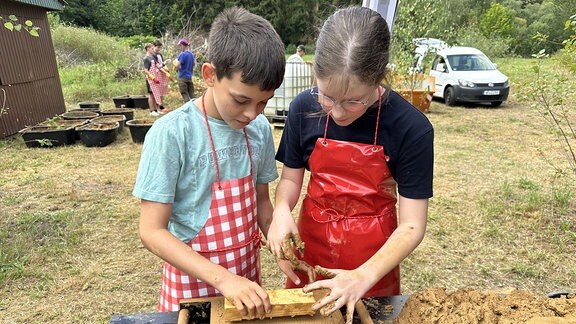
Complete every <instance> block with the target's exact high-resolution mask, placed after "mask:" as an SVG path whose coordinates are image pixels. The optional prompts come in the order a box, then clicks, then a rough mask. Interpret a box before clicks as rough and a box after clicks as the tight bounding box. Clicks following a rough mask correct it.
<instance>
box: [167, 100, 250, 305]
mask: <svg viewBox="0 0 576 324" xmlns="http://www.w3.org/2000/svg"><path fill="white" fill-rule="evenodd" d="M202 105H204V97H202ZM203 108H204V107H203ZM204 117H205V121H206V127H207V128H208V135H209V138H210V144H211V145H212V154H213V156H214V163H215V166H216V179H217V180H216V182H215V183H213V184H212V201H211V203H210V212H209V216H208V220H207V221H206V224H205V225H204V227H203V228H202V230H200V232H199V233H198V235H197V236H196V237H195V238H194V239H192V240H191V241H190V242H188V243H187V244H188V245H189V246H190V247H191V248H192V249H194V251H196V252H198V253H200V254H201V255H202V256H204V257H205V258H206V259H208V260H210V261H211V262H212V263H215V264H219V265H221V266H223V267H224V268H226V269H228V270H229V271H230V272H232V273H234V274H237V275H239V276H242V277H245V278H248V279H250V280H252V281H255V282H258V283H260V269H259V264H260V254H259V249H260V232H259V229H258V222H257V208H256V190H254V182H253V178H252V154H251V151H250V142H249V141H248V135H247V134H246V130H244V137H245V138H246V144H247V146H248V155H249V156H250V174H249V175H247V176H245V177H243V178H239V179H232V180H226V181H221V180H220V170H219V168H218V159H217V155H216V150H215V147H214V141H213V139H212V133H211V132H210V126H209V125H208V117H207V116H206V111H205V110H204ZM162 272H163V275H162V289H161V292H160V302H159V304H158V310H159V311H161V312H169V311H177V310H179V309H180V305H179V302H180V299H182V298H197V297H214V296H219V295H220V292H219V291H218V290H216V289H215V288H214V287H212V286H210V285H208V284H207V283H205V282H203V281H202V280H200V279H197V278H194V277H191V276H189V275H187V274H186V273H184V272H182V271H180V270H179V269H177V268H176V267H174V266H172V265H170V264H169V263H167V262H164V265H163V271H162Z"/></svg>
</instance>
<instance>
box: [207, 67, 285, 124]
mask: <svg viewBox="0 0 576 324" xmlns="http://www.w3.org/2000/svg"><path fill="white" fill-rule="evenodd" d="M212 90H213V97H214V103H215V105H216V107H215V109H212V110H213V111H207V112H208V114H209V115H211V116H212V117H215V118H218V119H222V120H224V121H225V122H226V123H227V124H228V125H229V126H230V127H231V128H234V129H242V128H244V127H246V126H248V124H249V123H250V122H251V121H252V120H254V119H255V118H256V117H258V115H259V114H260V113H262V111H264V107H266V104H267V103H268V100H269V99H270V98H272V97H273V96H274V90H268V91H262V90H260V85H250V84H246V83H244V82H242V81H241V72H235V73H234V74H232V78H230V79H229V78H222V80H217V78H216V75H214V85H213V89H212ZM206 109H207V110H210V108H209V107H206Z"/></svg>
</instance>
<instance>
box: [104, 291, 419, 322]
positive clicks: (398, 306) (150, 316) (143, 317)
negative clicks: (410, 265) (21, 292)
mask: <svg viewBox="0 0 576 324" xmlns="http://www.w3.org/2000/svg"><path fill="white" fill-rule="evenodd" d="M408 297H409V296H408V295H399V296H388V297H380V298H378V302H379V304H380V305H382V308H384V307H385V306H386V305H392V307H393V311H392V312H391V313H378V314H371V315H372V319H373V320H374V322H375V323H378V320H380V321H389V320H391V319H393V318H394V317H396V316H397V315H398V314H399V313H400V311H401V310H402V307H403V306H404V303H405V302H406V300H408ZM364 301H365V302H367V301H366V299H364ZM307 318H308V319H310V317H309V316H307ZM278 320H280V319H274V320H271V321H268V320H267V321H261V320H255V321H251V322H254V323H261V324H263V323H281V322H279V321H278ZM177 322H178V312H166V313H142V314H129V315H113V316H112V317H111V318H110V324H176V323H177ZM236 323H238V324H246V323H248V321H242V322H236ZM302 323H304V322H302ZM305 323H311V322H310V321H308V322H305Z"/></svg>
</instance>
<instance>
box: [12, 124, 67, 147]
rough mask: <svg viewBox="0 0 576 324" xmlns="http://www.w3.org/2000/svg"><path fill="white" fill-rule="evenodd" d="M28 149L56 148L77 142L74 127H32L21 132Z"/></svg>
mask: <svg viewBox="0 0 576 324" xmlns="http://www.w3.org/2000/svg"><path fill="white" fill-rule="evenodd" d="M20 134H22V139H24V143H26V146H27V147H56V146H62V145H71V144H74V142H75V141H76V134H75V132H74V126H41V125H36V126H31V127H27V128H24V129H23V130H21V131H20Z"/></svg>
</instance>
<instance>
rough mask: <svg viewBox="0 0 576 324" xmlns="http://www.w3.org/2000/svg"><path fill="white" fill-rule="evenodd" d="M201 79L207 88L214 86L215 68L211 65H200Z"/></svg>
mask: <svg viewBox="0 0 576 324" xmlns="http://www.w3.org/2000/svg"><path fill="white" fill-rule="evenodd" d="M202 78H203V79H204V82H206V85H207V86H209V87H213V86H214V79H215V78H216V67H215V66H214V65H213V64H212V63H204V64H202Z"/></svg>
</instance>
